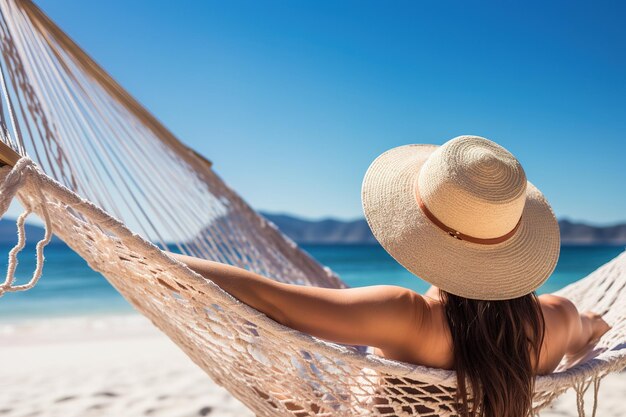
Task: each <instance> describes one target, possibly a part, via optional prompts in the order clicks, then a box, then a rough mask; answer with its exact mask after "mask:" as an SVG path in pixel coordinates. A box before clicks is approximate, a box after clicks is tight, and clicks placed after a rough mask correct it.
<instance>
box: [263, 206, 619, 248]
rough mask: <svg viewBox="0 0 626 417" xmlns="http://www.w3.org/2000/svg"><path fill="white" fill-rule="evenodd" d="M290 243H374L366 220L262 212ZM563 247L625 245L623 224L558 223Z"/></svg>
mask: <svg viewBox="0 0 626 417" xmlns="http://www.w3.org/2000/svg"><path fill="white" fill-rule="evenodd" d="M261 214H263V216H265V218H267V219H268V220H270V221H271V222H272V223H274V224H276V226H278V228H279V229H280V230H281V231H282V232H283V233H285V234H286V235H287V236H289V237H290V238H291V239H292V240H294V241H295V242H297V243H300V244H354V243H360V244H375V243H376V239H375V238H374V236H373V235H372V232H371V231H370V228H369V226H368V225H367V222H366V221H365V219H359V220H352V221H342V220H336V219H324V220H305V219H301V218H298V217H295V216H290V215H287V214H272V213H261ZM559 226H560V229H561V243H562V244H564V245H626V224H618V225H614V226H603V227H600V226H591V225H588V224H584V223H574V222H571V221H569V220H560V221H559Z"/></svg>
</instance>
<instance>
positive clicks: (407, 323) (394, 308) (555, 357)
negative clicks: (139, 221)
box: [169, 253, 610, 375]
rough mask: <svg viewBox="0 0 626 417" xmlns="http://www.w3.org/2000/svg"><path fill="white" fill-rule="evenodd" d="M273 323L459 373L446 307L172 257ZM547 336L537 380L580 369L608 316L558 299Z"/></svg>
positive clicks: (551, 303)
mask: <svg viewBox="0 0 626 417" xmlns="http://www.w3.org/2000/svg"><path fill="white" fill-rule="evenodd" d="M169 255H170V256H172V257H174V258H175V259H177V260H179V261H180V262H182V263H184V264H186V265H187V266H188V267H189V268H190V269H192V270H194V271H195V272H197V273H198V274H200V275H203V276H204V277H206V278H208V279H210V280H211V281H213V282H215V283H216V284H217V285H219V286H220V287H221V288H222V289H224V290H225V291H226V292H228V293H230V294H231V295H232V296H234V297H235V298H237V299H239V300H240V301H242V302H243V303H245V304H248V305H250V306H252V307H254V308H255V309H257V310H259V311H261V312H263V313H265V314H266V315H267V316H268V317H270V318H271V319H273V320H275V321H277V322H279V323H281V324H283V325H285V326H288V327H291V328H293V329H296V330H299V331H301V332H305V333H308V334H311V335H313V336H316V337H319V338H321V339H325V340H328V341H331V342H335V343H343V344H351V345H363V346H372V347H374V348H375V353H376V354H378V355H380V356H384V357H386V358H389V359H395V360H399V361H403V362H408V363H413V364H418V365H424V366H429V367H436V368H443V369H452V363H453V361H452V359H453V356H452V355H453V352H452V340H451V336H450V330H449V328H448V324H447V321H446V318H445V315H444V309H443V305H442V303H441V301H440V300H439V291H438V289H437V288H436V287H431V288H430V290H428V292H427V293H426V294H425V295H423V296H422V295H420V294H418V293H416V292H414V291H411V290H409V289H406V288H403V287H398V286H392V285H375V286H369V287H362V288H349V289H329V288H317V287H308V286H302V285H293V284H284V283H280V282H277V281H274V280H272V279H269V278H266V277H263V276H261V275H258V274H255V273H253V272H250V271H247V270H245V269H241V268H237V267H234V266H230V265H226V264H222V263H217V262H212V261H207V260H203V259H198V258H194V257H190V256H184V255H177V254H173V253H171V254H169ZM539 301H540V303H541V308H542V311H543V315H544V319H545V323H546V330H545V339H544V343H543V345H542V349H541V356H540V358H539V364H538V366H537V368H536V369H537V374H540V375H541V374H547V373H550V372H552V371H553V370H554V369H555V368H556V366H557V365H558V364H559V362H560V361H561V360H562V359H563V358H564V357H566V358H567V360H568V361H576V360H578V359H580V358H581V357H583V356H584V355H585V354H586V353H588V351H589V350H590V349H591V348H592V347H593V345H594V344H595V343H597V341H598V340H599V339H600V337H601V336H602V335H603V334H604V333H606V332H607V331H608V330H609V328H610V327H609V325H608V324H607V323H606V322H605V321H604V320H603V319H602V317H601V316H599V315H597V314H595V313H592V312H583V313H579V312H578V310H577V309H576V307H575V306H574V304H573V303H572V302H571V301H569V300H568V299H566V298H563V297H559V296H556V295H542V296H540V297H539Z"/></svg>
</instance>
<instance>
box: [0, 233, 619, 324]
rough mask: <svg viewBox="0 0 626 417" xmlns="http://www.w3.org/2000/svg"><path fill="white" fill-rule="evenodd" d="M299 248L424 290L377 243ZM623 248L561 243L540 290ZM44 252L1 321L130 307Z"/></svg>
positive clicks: (342, 271) (57, 247)
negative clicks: (33, 280)
mask: <svg viewBox="0 0 626 417" xmlns="http://www.w3.org/2000/svg"><path fill="white" fill-rule="evenodd" d="M303 249H305V250H306V251H308V252H309V253H310V254H311V255H312V256H313V257H315V258H316V259H317V260H318V261H320V262H321V263H323V264H324V265H327V266H329V267H330V268H332V269H333V270H334V271H335V272H337V273H338V274H339V276H340V277H341V278H342V279H343V280H344V281H345V282H346V283H347V284H348V285H350V286H352V287H356V286H365V285H376V284H390V285H400V286H404V287H408V288H411V289H414V290H415V291H418V292H424V291H426V289H427V288H428V285H427V284H426V283H424V282H423V281H421V280H419V279H418V278H416V277H415V276H413V275H412V274H411V273H409V272H408V271H406V270H405V269H404V268H402V267H401V266H400V265H398V264H397V263H396V262H395V261H394V260H393V259H392V258H391V257H390V256H389V255H388V254H387V253H386V252H385V251H384V250H383V249H382V248H381V247H379V246H372V245H325V246H303ZM9 250H10V247H9V246H6V247H4V246H0V254H1V255H2V260H1V261H0V267H2V268H3V269H4V270H6V266H7V261H6V258H7V256H6V255H7V254H8V251H9ZM623 250H624V247H623V246H617V247H616V246H612V247H611V246H565V247H563V248H561V256H560V258H559V262H558V264H557V267H556V270H555V272H554V273H553V275H552V276H551V277H550V279H549V280H548V281H547V282H546V283H545V284H544V285H543V286H542V287H541V288H540V289H539V291H538V292H539V293H546V292H553V291H556V290H558V289H559V288H562V287H563V286H565V285H567V284H569V283H572V282H574V281H576V280H578V279H580V278H583V277H585V276H586V275H587V274H589V273H590V272H592V271H593V270H595V269H596V268H598V267H599V266H601V265H602V264H604V263H605V262H607V261H609V260H611V259H612V258H614V257H615V256H617V255H618V254H619V253H620V252H622V251H623ZM45 254H46V263H45V267H44V274H43V276H42V278H41V280H40V282H39V283H38V284H37V286H36V287H35V288H34V289H32V290H30V291H28V292H25V293H10V294H6V295H5V296H3V297H0V320H19V319H29V318H37V317H53V316H72V315H85V314H93V315H97V314H107V313H131V312H132V311H133V309H132V307H130V306H129V305H128V304H127V303H126V301H125V300H124V299H123V298H122V297H121V296H120V295H119V294H118V293H117V292H116V291H115V290H114V289H113V288H112V287H111V286H110V285H109V284H108V282H107V281H106V280H105V279H104V278H103V277H102V276H101V275H100V274H98V273H96V272H93V271H92V270H91V269H90V268H89V267H88V266H87V264H86V263H85V261H83V260H82V259H81V258H80V257H79V256H78V255H76V254H75V253H74V252H73V251H72V250H70V249H69V248H67V247H66V246H65V245H64V244H63V243H53V244H50V245H49V246H48V247H47V248H46V250H45ZM34 262H35V256H34V246H32V245H31V246H27V247H26V248H25V250H24V251H23V252H22V254H21V255H20V264H19V267H18V274H17V276H18V277H21V278H22V281H23V278H25V277H27V276H29V274H30V273H31V272H32V270H33V269H34V265H35V264H34Z"/></svg>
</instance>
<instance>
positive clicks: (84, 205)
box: [0, 0, 626, 417]
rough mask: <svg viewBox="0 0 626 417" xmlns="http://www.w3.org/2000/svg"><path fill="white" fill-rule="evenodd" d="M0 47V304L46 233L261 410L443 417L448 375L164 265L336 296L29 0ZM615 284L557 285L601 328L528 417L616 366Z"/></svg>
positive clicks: (333, 280)
mask: <svg viewBox="0 0 626 417" xmlns="http://www.w3.org/2000/svg"><path fill="white" fill-rule="evenodd" d="M0 51H1V52H2V56H1V59H0V74H2V79H1V80H0V81H2V89H3V94H4V100H3V101H0V102H1V103H2V106H0V121H1V122H2V129H1V130H2V135H0V138H1V139H2V140H1V142H0V160H3V161H4V162H5V163H6V164H8V165H14V167H13V168H9V167H8V166H6V167H3V168H1V169H0V183H1V184H0V214H4V213H5V212H6V210H7V209H8V207H9V204H10V203H11V201H13V200H14V199H17V200H19V202H20V203H21V204H22V206H23V207H24V209H25V212H24V214H23V215H22V216H20V218H19V219H18V221H17V226H18V243H17V245H16V248H14V250H12V251H11V255H9V256H10V259H9V270H8V273H7V277H6V279H5V281H4V283H3V284H2V286H1V287H0V295H2V294H4V293H7V292H12V291H19V290H25V289H27V288H31V287H32V286H33V285H35V284H36V282H37V280H38V279H39V277H40V276H41V266H42V265H43V250H44V246H45V244H47V243H48V242H49V240H50V237H51V235H52V234H54V235H56V236H58V237H59V238H60V239H62V240H63V241H64V242H65V243H67V244H68V245H69V246H70V247H71V248H72V249H73V250H74V251H76V253H78V254H79V255H80V256H81V257H82V258H84V259H85V260H86V261H87V262H88V264H89V265H90V267H91V268H93V269H94V270H96V271H98V272H100V273H102V274H103V275H104V276H105V277H106V279H107V280H108V281H109V282H110V283H111V284H112V285H113V286H114V287H115V288H116V289H117V290H118V291H119V292H120V293H121V294H122V295H123V296H124V297H125V299H126V300H127V301H128V302H129V303H130V304H132V305H133V306H134V307H135V308H136V309H137V310H138V311H139V312H141V313H142V314H144V315H145V316H147V317H148V318H149V319H150V320H151V321H152V322H153V323H154V325H155V326H157V327H158V328H159V329H161V330H162V331H163V332H164V333H165V334H166V335H167V336H169V337H170V338H171V339H172V340H173V341H174V342H175V343H176V344H177V345H178V346H179V347H180V348H181V349H182V350H183V351H184V352H185V353H186V354H187V355H188V356H189V357H190V358H191V359H192V360H193V361H194V362H195V363H196V364H197V365H198V366H200V367H201V368H202V369H203V370H204V371H205V372H206V373H207V374H208V375H209V376H210V377H211V378H212V379H213V380H214V381H215V382H216V383H218V384H220V385H222V386H224V387H225V388H227V389H228V390H229V391H230V392H231V393H232V394H233V395H234V396H235V397H236V398H238V399H239V400H241V401H242V402H243V403H244V404H246V405H247V406H248V407H249V408H250V409H251V410H253V411H254V412H256V413H257V415H260V416H277V415H284V416H294V415H296V416H301V415H318V416H353V415H377V416H396V415H397V416H408V415H419V416H431V417H432V416H444V415H450V416H452V415H454V407H453V405H452V403H451V399H452V396H453V392H454V386H455V378H456V377H455V374H454V372H452V371H446V370H440V369H431V368H426V367H422V366H416V365H411V364H407V363H402V362H398V361H393V360H388V359H385V358H381V357H378V356H376V355H372V354H367V353H366V352H364V351H363V349H360V348H358V347H352V346H342V345H338V344H333V343H328V342H325V341H323V340H320V339H317V338H314V337H312V336H310V335H307V334H303V333H300V332H298V331H296V330H294V329H290V328H287V327H284V326H282V325H280V324H278V323H276V322H274V321H272V320H271V319H269V318H268V317H266V316H265V315H264V314H262V313H261V312H259V311H256V310H254V309H252V308H250V307H249V306H247V305H245V304H243V303H241V302H239V301H238V300H237V299H235V298H233V297H232V296H230V295H229V294H228V293H226V292H224V291H223V290H222V289H221V288H220V287H219V286H217V285H215V284H214V283H213V282H212V281H211V280H207V279H205V278H203V277H202V276H200V275H198V274H196V273H194V272H193V271H191V270H189V269H188V268H187V267H186V266H185V265H183V264H181V263H179V262H177V261H175V260H174V259H172V258H170V257H169V256H167V254H166V253H165V252H163V251H162V250H163V249H168V250H171V249H178V250H179V251H180V252H183V253H186V254H189V255H194V256H198V257H202V258H206V259H211V260H215V261H219V262H225V263H229V264H233V265H237V266H239V267H242V268H247V269H251V270H254V271H255V272H258V273H260V274H262V275H265V276H268V277H271V278H273V279H276V280H278V281H281V282H287V283H293V284H300V285H314V286H320V287H328V288H346V284H345V283H343V282H342V281H341V280H340V279H339V278H338V277H337V276H336V275H335V274H334V273H333V272H332V271H331V270H330V269H328V268H325V267H323V266H321V265H319V264H318V263H317V262H316V261H315V260H314V259H312V258H311V257H310V256H309V255H308V254H306V253H305V252H303V251H302V250H300V249H299V248H298V247H297V245H296V244H295V243H294V242H292V241H291V240H290V239H288V238H286V237H285V236H283V235H282V234H281V233H280V232H279V231H278V230H277V229H276V227H275V226H274V225H273V224H272V223H270V222H268V221H267V220H265V219H264V218H263V217H261V216H260V215H259V214H257V213H256V212H255V211H254V210H252V209H251V208H250V207H249V206H248V205H247V204H246V203H245V202H244V201H243V200H242V199H241V198H240V197H239V196H238V195H237V194H236V193H235V192H234V191H233V190H232V189H230V188H229V187H228V186H227V185H226V184H225V183H224V182H223V181H222V180H221V179H220V178H219V177H218V175H217V174H216V173H215V171H214V170H213V169H212V167H211V164H210V162H208V161H207V160H206V159H204V158H202V157H201V156H199V155H198V154H197V153H195V152H193V151H192V150H190V149H189V148H188V147H186V146H185V145H184V144H182V143H181V142H180V141H178V139H176V137H175V136H174V135H173V134H172V133H171V132H169V131H168V130H167V129H166V128H165V127H163V126H162V125H161V124H160V123H159V122H158V120H157V119H156V118H154V116H152V115H151V114H150V113H149V112H148V111H147V110H146V109H145V108H143V107H142V106H141V105H140V104H139V103H138V102H137V101H136V100H134V99H133V98H132V96H131V95H130V94H128V93H127V92H126V91H125V90H124V89H123V88H122V87H121V86H119V84H117V83H116V82H115V81H114V80H113V79H112V78H111V77H110V76H109V75H108V74H107V73H106V72H105V71H104V70H103V69H102V68H100V67H99V66H98V65H97V64H96V63H95V62H94V61H93V60H92V59H91V58H89V57H88V56H87V55H86V54H85V53H84V52H83V51H82V50H81V49H80V48H79V47H78V46H77V45H76V44H75V43H74V42H73V41H72V40H71V39H69V38H68V37H67V35H65V34H64V33H63V32H62V31H61V30H60V29H59V28H58V27H56V25H54V23H53V22H52V21H51V20H50V19H49V18H47V16H45V15H44V14H43V13H42V12H41V11H40V10H39V9H38V8H37V7H36V6H35V5H34V4H33V3H32V2H31V1H29V0H0ZM216 146H219V143H216ZM31 158H32V159H31ZM31 212H32V213H34V214H36V215H38V216H39V217H40V218H41V219H43V221H44V224H45V227H46V235H45V237H44V239H42V241H41V242H39V243H38V245H37V260H38V262H37V267H36V269H35V271H34V272H33V275H32V276H31V277H30V279H28V280H26V281H27V282H26V284H19V283H18V281H20V280H17V279H16V278H15V268H16V266H17V254H18V252H19V251H20V250H21V248H23V245H24V233H23V221H24V220H25V218H26V216H28V215H29V214H30V213H31ZM153 242H154V243H153ZM625 287H626V253H623V254H621V255H619V256H618V257H617V258H615V259H614V260H613V261H611V262H609V263H608V264H606V265H604V266H602V267H601V268H599V269H598V270H597V271H595V272H594V273H592V274H591V275H590V276H589V277H587V278H585V279H583V280H581V281H580V282H577V283H575V284H573V285H571V286H569V287H567V288H565V289H563V290H562V291H561V294H563V295H565V296H567V297H568V298H570V299H572V300H573V301H574V302H575V303H576V305H577V306H578V307H579V308H580V309H593V310H595V311H598V310H601V312H603V313H606V314H605V318H606V320H607V321H608V322H609V323H610V324H611V325H612V326H613V328H612V329H611V330H610V331H609V332H608V333H607V334H606V335H605V336H604V337H603V338H602V340H601V341H600V343H599V344H598V346H597V347H596V349H595V350H594V351H592V352H590V353H589V355H588V356H587V357H586V358H584V360H582V361H581V362H580V363H562V364H561V365H560V367H559V368H558V369H557V370H556V371H555V372H554V373H553V374H551V375H547V376H541V377H538V378H537V384H536V393H535V403H534V407H533V410H532V412H533V414H536V413H538V412H539V410H541V409H542V408H544V407H545V406H547V405H548V404H549V403H550V402H551V401H552V400H553V399H554V398H556V397H557V396H558V395H560V394H561V393H563V392H564V391H565V390H567V389H569V388H573V389H575V390H576V392H577V394H578V395H577V407H578V411H579V414H580V415H584V412H585V407H584V402H583V401H582V399H583V397H582V395H583V394H584V392H585V391H586V390H588V389H590V387H592V388H593V389H594V394H595V395H594V397H595V396H597V392H596V391H597V389H598V387H599V380H600V378H602V377H603V376H605V375H606V374H607V373H608V372H612V371H616V370H621V369H623V368H624V367H626V311H625V310H626V289H625ZM592 412H594V411H593V410H592Z"/></svg>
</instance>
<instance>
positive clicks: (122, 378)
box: [0, 312, 626, 417]
mask: <svg viewBox="0 0 626 417" xmlns="http://www.w3.org/2000/svg"><path fill="white" fill-rule="evenodd" d="M0 355H2V356H3V357H5V358H11V360H8V361H4V362H5V363H3V372H2V373H0V414H1V415H2V416H3V417H18V416H25V415H29V416H33V417H36V416H41V417H54V416H59V417H61V416H64V417H67V416H81V417H82V416H86V417H105V416H106V417H108V416H112V415H115V416H116V417H131V416H138V415H147V416H156V417H159V416H161V417H177V416H180V417H182V416H220V417H221V416H225V417H231V416H232V417H235V416H236V417H240V416H241V417H247V416H253V415H254V414H253V413H252V412H251V411H250V410H248V409H247V408H246V407H245V406H244V405H243V404H242V403H240V402H239V401H238V400H236V399H235V398H234V397H232V396H231V395H230V394H229V393H228V392H227V391H226V390H224V389H223V388H221V387H220V386H218V385H217V384H216V383H214V382H213V381H212V380H211V379H210V378H209V377H208V376H207V375H206V374H205V373H204V372H203V371H202V370H201V369H200V368H198V367H197V366H196V365H194V364H193V363H192V362H191V360H189V359H188V358H187V357H186V356H185V355H184V353H183V352H182V351H181V350H179V349H178V347H177V346H176V345H175V344H174V343H173V342H172V341H170V340H169V339H168V338H167V337H166V336H165V335H163V334H162V333H161V332H159V331H158V329H156V328H155V327H154V326H153V325H152V324H151V323H150V321H149V320H148V319H146V318H145V317H143V316H141V315H140V314H138V313H135V312H129V313H122V314H106V315H97V316H68V317H60V318H59V317H52V318H39V319H24V320H20V321H19V322H8V321H6V320H3V321H2V322H0ZM624 386H626V373H624V372H622V373H619V374H613V375H609V376H608V377H607V378H605V379H604V380H603V381H602V384H601V389H600V395H599V403H598V414H597V415H598V416H602V417H621V416H622V414H623V413H622V412H621V410H623V403H622V397H623V395H624V388H623V387H624ZM591 394H592V393H591V392H588V393H587V395H586V396H585V397H586V406H585V407H586V409H587V410H590V409H591V404H592V395H591ZM576 415H577V412H576V397H575V394H574V392H573V391H572V390H569V391H568V392H566V393H565V394H564V395H563V396H562V397H561V398H559V399H557V400H556V401H555V403H554V405H553V406H552V407H551V408H549V409H547V410H545V411H543V412H542V413H541V416H542V417H557V416H558V417H569V416H572V417H573V416H576Z"/></svg>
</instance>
